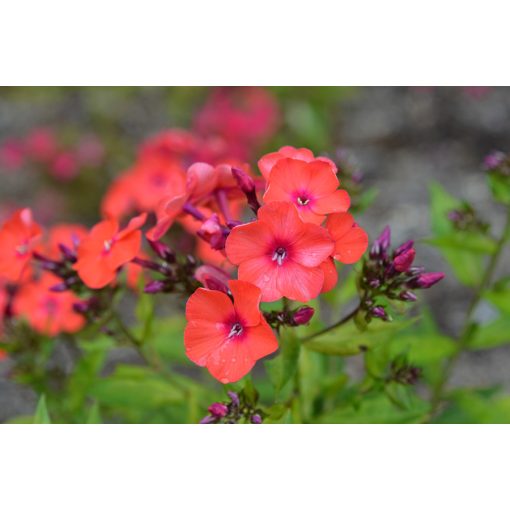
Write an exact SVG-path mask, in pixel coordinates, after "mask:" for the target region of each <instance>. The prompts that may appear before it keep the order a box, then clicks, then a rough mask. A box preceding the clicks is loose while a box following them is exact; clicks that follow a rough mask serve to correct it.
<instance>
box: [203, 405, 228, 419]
mask: <svg viewBox="0 0 510 510" xmlns="http://www.w3.org/2000/svg"><path fill="white" fill-rule="evenodd" d="M207 410H208V411H209V412H210V413H211V414H212V415H213V416H215V417H216V418H223V417H224V416H226V415H227V414H228V407H227V406H226V405H225V404H222V403H220V402H215V403H214V404H211V405H210V406H209V408H208V409H207Z"/></svg>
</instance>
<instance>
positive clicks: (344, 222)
mask: <svg viewBox="0 0 510 510" xmlns="http://www.w3.org/2000/svg"><path fill="white" fill-rule="evenodd" d="M326 228H327V229H328V231H329V234H330V236H331V238H332V239H333V241H334V242H335V249H334V252H333V257H334V258H335V259H336V260H338V261H339V262H342V263H344V264H354V262H357V261H358V260H359V259H360V258H361V256H362V255H363V253H365V251H366V249H367V247H368V236H367V233H366V232H365V231H364V230H363V229H362V228H361V227H359V226H358V225H357V224H356V223H355V222H354V218H353V217H352V216H351V215H350V214H349V213H339V214H332V215H330V216H329V217H328V220H327V222H326Z"/></svg>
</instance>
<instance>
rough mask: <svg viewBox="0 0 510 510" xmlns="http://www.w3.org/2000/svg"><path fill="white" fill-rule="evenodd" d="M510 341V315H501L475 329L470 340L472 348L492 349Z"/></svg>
mask: <svg viewBox="0 0 510 510" xmlns="http://www.w3.org/2000/svg"><path fill="white" fill-rule="evenodd" d="M507 343H510V316H505V317H500V318H499V319H496V320H495V321H492V322H490V323H488V324H484V325H480V326H479V327H478V328H476V329H475V331H474V333H473V335H472V337H471V339H470V342H469V348H470V349H471V350H481V349H492V348H493V347H499V346H500V345H504V344H507Z"/></svg>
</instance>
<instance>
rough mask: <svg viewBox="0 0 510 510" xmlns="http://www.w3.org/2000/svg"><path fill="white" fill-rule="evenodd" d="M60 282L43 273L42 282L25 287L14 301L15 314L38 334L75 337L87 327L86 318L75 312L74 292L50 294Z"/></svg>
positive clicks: (31, 283)
mask: <svg viewBox="0 0 510 510" xmlns="http://www.w3.org/2000/svg"><path fill="white" fill-rule="evenodd" d="M59 282H60V279H59V278H57V277H56V276H54V275H52V274H51V273H44V274H43V276H42V277H41V279H40V280H37V281H31V282H30V283H27V284H26V285H23V286H22V287H21V289H20V291H19V292H18V294H16V297H15V299H14V305H13V308H14V313H15V314H16V315H19V316H22V317H24V318H25V319H26V320H27V321H28V323H29V324H30V326H31V327H32V328H33V329H35V330H36V331H38V332H39V333H43V334H46V335H50V336H54V335H56V334H58V333H61V332H66V333H76V332H77V331H78V330H80V329H81V328H82V327H83V325H84V324H85V318H84V317H83V316H82V315H80V314H78V313H76V312H75V311H74V309H73V304H74V303H76V302H78V298H77V296H76V295H75V294H74V293H73V292H71V291H65V292H53V291H51V290H50V288H51V287H52V286H54V285H56V284H58V283H59Z"/></svg>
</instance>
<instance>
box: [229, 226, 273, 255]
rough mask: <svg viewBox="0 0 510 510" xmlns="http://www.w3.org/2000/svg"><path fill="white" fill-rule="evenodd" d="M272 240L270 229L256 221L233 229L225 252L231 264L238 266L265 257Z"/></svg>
mask: <svg viewBox="0 0 510 510" xmlns="http://www.w3.org/2000/svg"><path fill="white" fill-rule="evenodd" d="M272 240H273V234H272V232H271V230H270V228H269V227H268V226H267V225H266V224H265V223H263V222H261V221H254V222H252V223H247V224H246V225H239V226H237V227H234V228H233V229H232V232H231V233H230V234H229V236H228V237H227V241H226V244H225V251H226V253H227V257H228V259H229V260H230V262H232V264H236V265H238V264H241V263H242V262H244V261H245V260H249V259H251V258H253V257H258V256H262V255H264V254H265V253H266V252H267V251H268V250H269V248H270V245H271V242H272Z"/></svg>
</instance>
